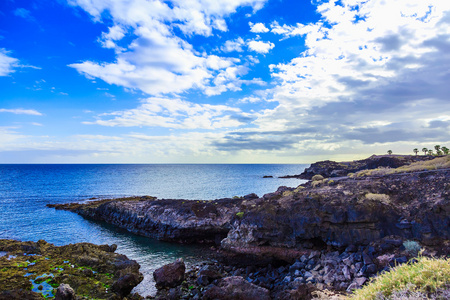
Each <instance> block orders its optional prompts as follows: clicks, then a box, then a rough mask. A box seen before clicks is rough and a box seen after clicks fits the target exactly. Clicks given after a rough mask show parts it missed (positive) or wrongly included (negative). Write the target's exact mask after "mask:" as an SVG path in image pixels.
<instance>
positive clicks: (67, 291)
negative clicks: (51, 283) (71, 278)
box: [55, 283, 75, 300]
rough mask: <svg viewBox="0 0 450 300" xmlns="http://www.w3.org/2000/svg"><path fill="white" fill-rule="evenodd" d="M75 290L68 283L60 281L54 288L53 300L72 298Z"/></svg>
mask: <svg viewBox="0 0 450 300" xmlns="http://www.w3.org/2000/svg"><path fill="white" fill-rule="evenodd" d="M74 299H75V291H74V290H73V289H72V288H71V287H70V285H68V284H65V283H61V284H60V285H59V287H58V288H57V289H56V294H55V300H74Z"/></svg>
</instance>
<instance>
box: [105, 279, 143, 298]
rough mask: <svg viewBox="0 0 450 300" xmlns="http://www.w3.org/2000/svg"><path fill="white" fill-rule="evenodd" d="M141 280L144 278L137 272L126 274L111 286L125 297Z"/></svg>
mask: <svg viewBox="0 0 450 300" xmlns="http://www.w3.org/2000/svg"><path fill="white" fill-rule="evenodd" d="M141 281H142V278H140V277H139V276H138V275H136V274H125V275H124V276H122V277H120V278H119V279H118V280H117V281H116V282H114V284H113V285H112V286H111V290H112V291H114V292H116V293H117V294H119V295H120V296H121V297H124V296H126V295H128V294H129V293H130V292H131V290H132V289H133V288H134V287H135V286H137V285H138V284H139V282H141Z"/></svg>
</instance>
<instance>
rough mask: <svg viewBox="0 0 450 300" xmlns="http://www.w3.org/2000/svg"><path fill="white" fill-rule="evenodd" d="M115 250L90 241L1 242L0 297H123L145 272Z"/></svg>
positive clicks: (139, 280) (140, 279) (134, 262)
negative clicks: (61, 244)
mask: <svg viewBox="0 0 450 300" xmlns="http://www.w3.org/2000/svg"><path fill="white" fill-rule="evenodd" d="M114 250H115V247H114V246H113V247H111V246H108V245H101V246H98V245H94V244H89V243H78V244H70V245H66V246H61V247H57V246H54V245H53V244H49V243H47V242H45V241H43V240H40V241H38V242H19V241H14V240H0V253H1V254H2V255H0V299H8V300H12V299H42V296H44V297H56V298H55V299H61V300H62V299H64V300H69V299H70V300H72V299H81V298H82V297H85V296H88V297H89V298H96V299H122V298H123V297H125V296H128V295H129V293H130V292H131V290H132V289H133V288H134V287H135V286H136V285H138V284H139V283H140V282H141V281H142V279H143V276H142V274H141V273H140V272H139V268H140V266H139V264H138V263H137V262H136V261H134V260H129V259H128V258H127V257H126V256H125V255H121V254H117V253H114ZM83 299H84V298H83ZM128 299H131V298H128Z"/></svg>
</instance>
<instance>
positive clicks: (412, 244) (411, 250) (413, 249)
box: [403, 241, 420, 257]
mask: <svg viewBox="0 0 450 300" xmlns="http://www.w3.org/2000/svg"><path fill="white" fill-rule="evenodd" d="M403 246H404V247H405V250H406V252H408V254H409V255H410V256H412V257H416V256H417V255H418V254H419V251H420V245H419V243H418V242H416V241H404V242H403Z"/></svg>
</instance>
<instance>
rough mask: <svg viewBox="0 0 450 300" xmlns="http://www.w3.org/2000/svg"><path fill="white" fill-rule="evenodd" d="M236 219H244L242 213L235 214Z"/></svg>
mask: <svg viewBox="0 0 450 300" xmlns="http://www.w3.org/2000/svg"><path fill="white" fill-rule="evenodd" d="M236 217H238V218H239V219H242V217H244V212H243V211H240V212H238V213H236Z"/></svg>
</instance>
